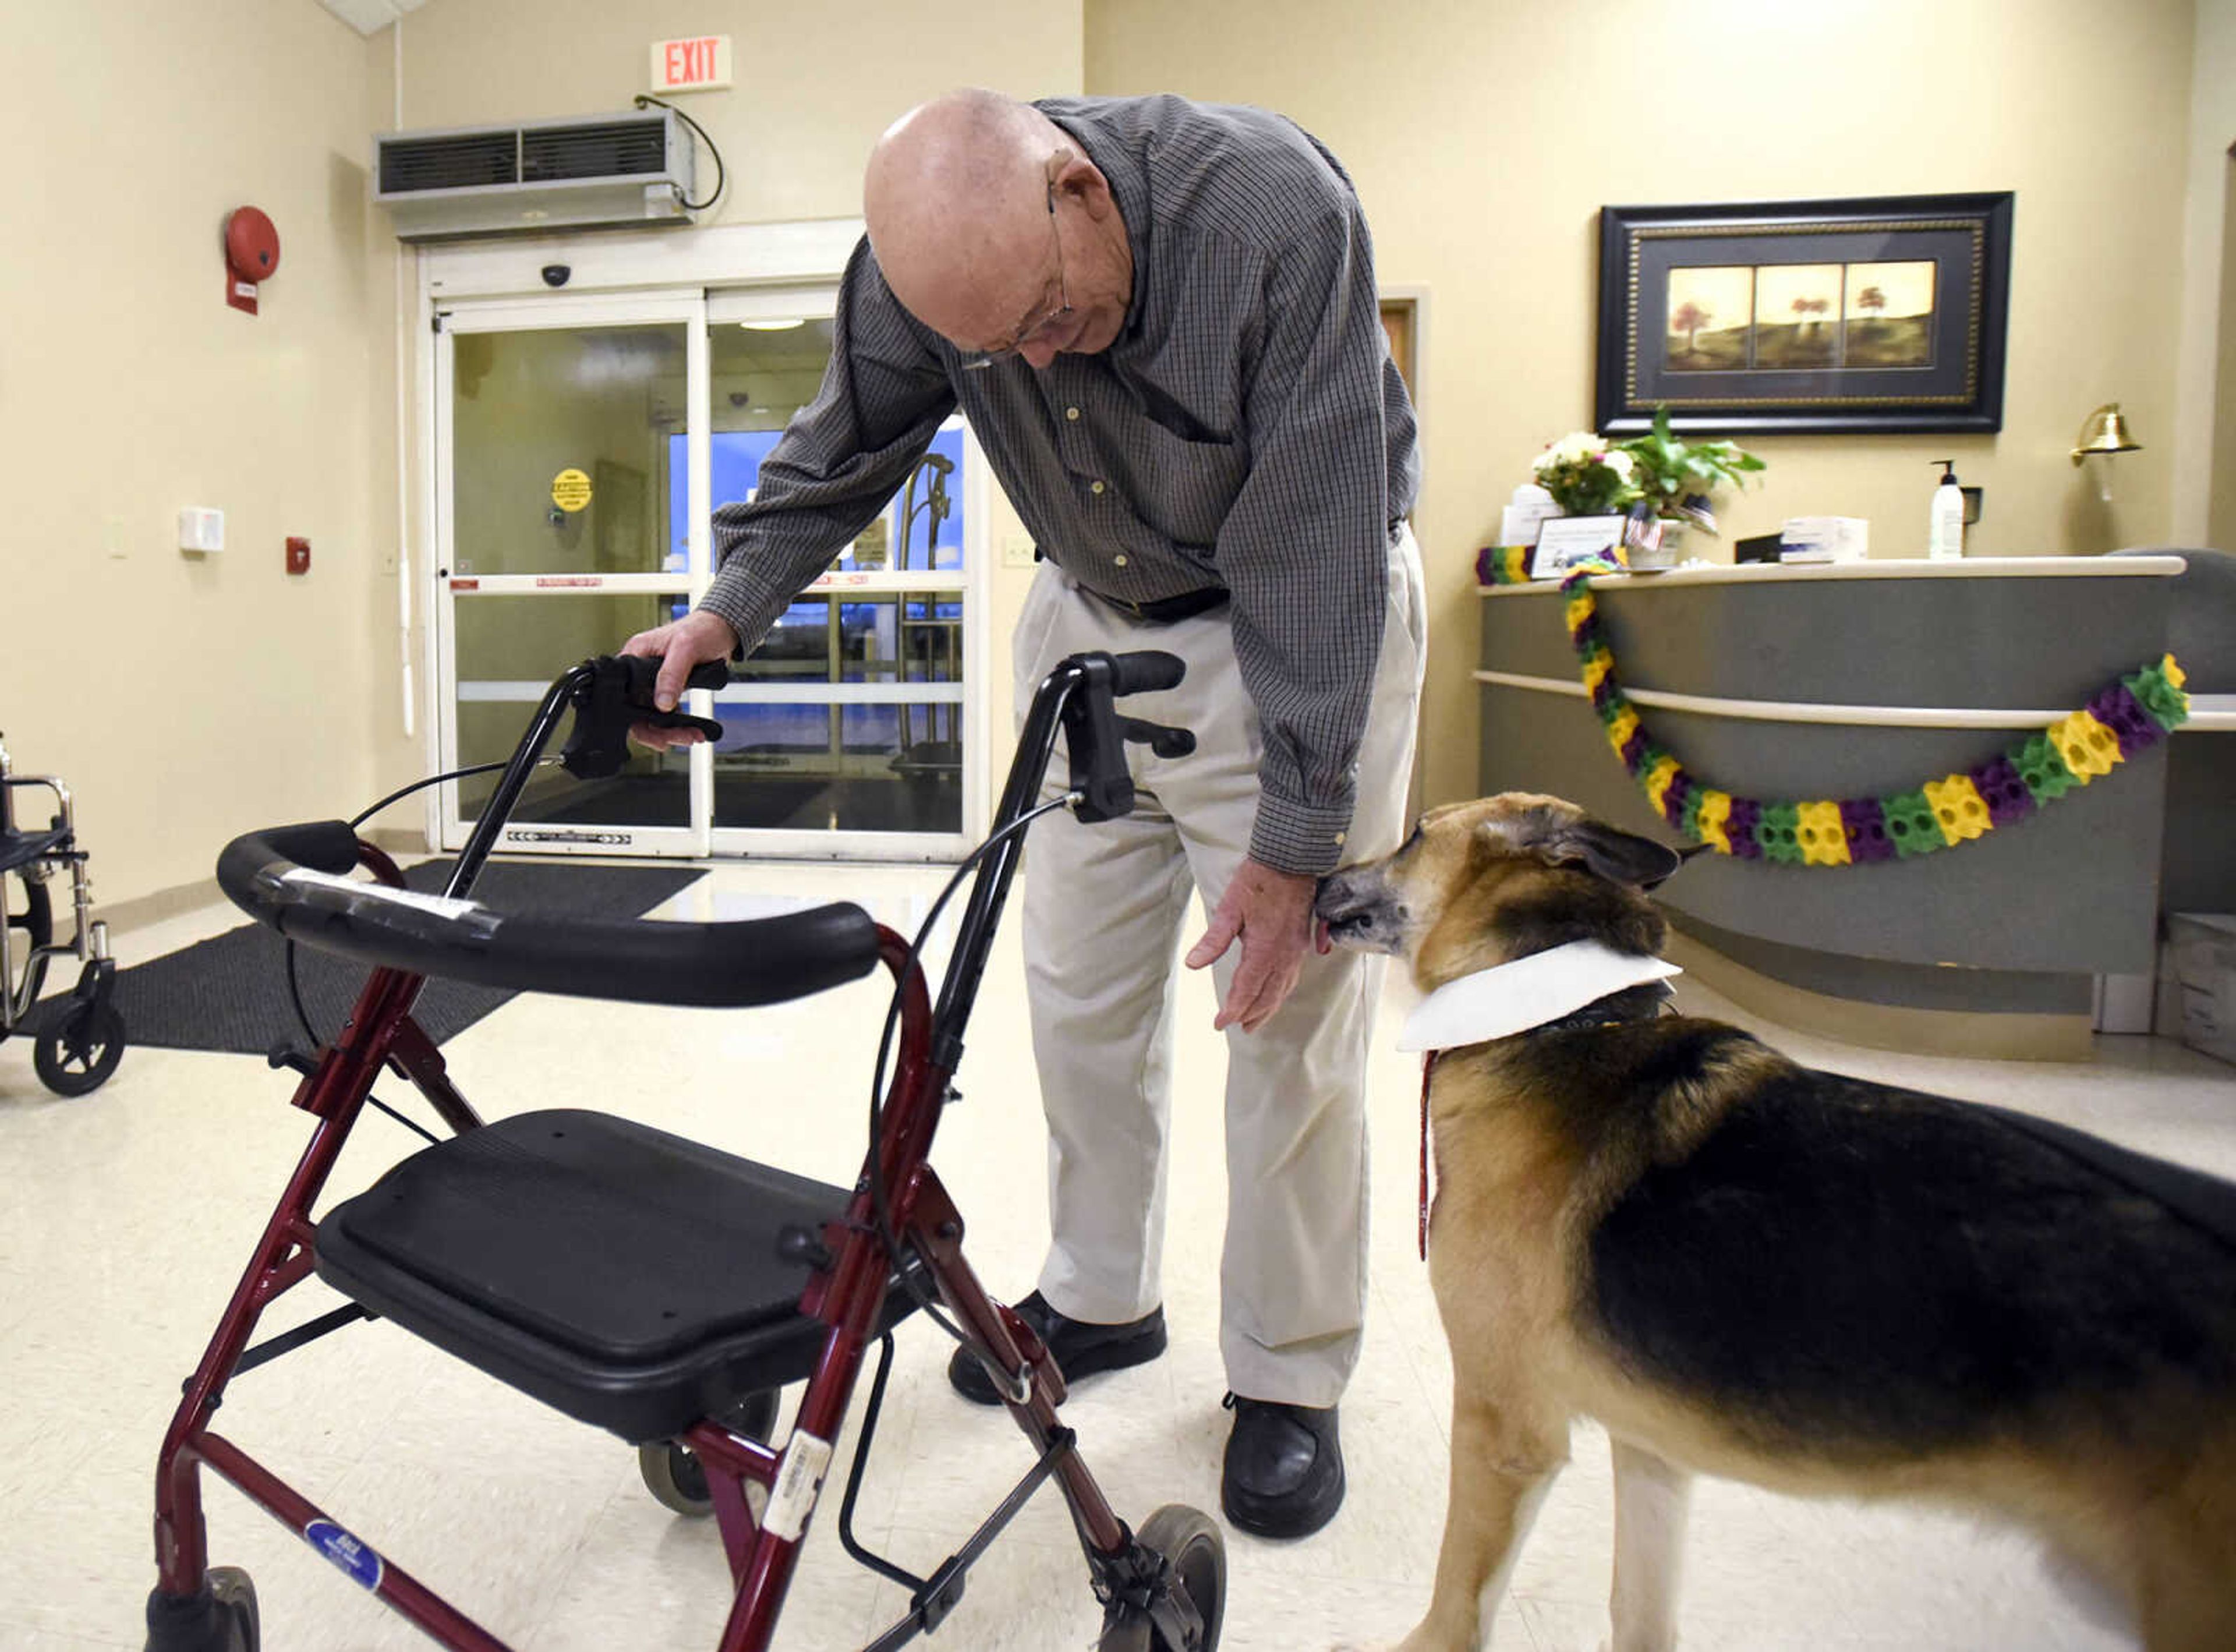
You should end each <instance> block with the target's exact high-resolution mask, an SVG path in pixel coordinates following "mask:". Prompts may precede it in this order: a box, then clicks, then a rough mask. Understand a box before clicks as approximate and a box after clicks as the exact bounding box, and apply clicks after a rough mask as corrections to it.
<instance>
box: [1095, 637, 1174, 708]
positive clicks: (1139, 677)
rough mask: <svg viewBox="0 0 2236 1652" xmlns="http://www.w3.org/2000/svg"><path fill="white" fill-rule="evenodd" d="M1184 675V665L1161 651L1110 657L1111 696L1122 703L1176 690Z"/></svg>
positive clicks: (1149, 650)
mask: <svg viewBox="0 0 2236 1652" xmlns="http://www.w3.org/2000/svg"><path fill="white" fill-rule="evenodd" d="M1185 676H1187V661H1185V660H1183V659H1181V658H1180V656H1179V655H1173V654H1166V653H1164V652H1163V651H1162V650H1161V649H1157V648H1141V649H1139V650H1137V651H1135V652H1134V653H1132V654H1114V655H1111V656H1110V692H1111V693H1112V694H1114V695H1116V696H1118V697H1120V698H1121V699H1122V698H1123V697H1124V696H1126V695H1127V694H1154V693H1156V692H1158V691H1159V690H1160V689H1164V688H1179V687H1180V679H1181V678H1183V677H1185Z"/></svg>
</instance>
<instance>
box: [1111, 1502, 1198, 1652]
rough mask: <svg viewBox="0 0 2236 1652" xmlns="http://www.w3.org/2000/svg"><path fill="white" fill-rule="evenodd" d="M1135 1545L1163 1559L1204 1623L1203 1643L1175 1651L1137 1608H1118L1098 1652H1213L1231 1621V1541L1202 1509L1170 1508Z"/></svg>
mask: <svg viewBox="0 0 2236 1652" xmlns="http://www.w3.org/2000/svg"><path fill="white" fill-rule="evenodd" d="M1134 1542H1135V1543H1138V1544H1139V1545H1141V1547H1142V1548H1144V1549H1148V1550H1152V1551H1154V1553H1156V1554H1159V1555H1161V1556H1163V1557H1164V1558H1165V1560H1166V1562H1167V1564H1169V1565H1170V1566H1171V1568H1172V1573H1171V1576H1172V1582H1173V1585H1174V1588H1176V1589H1180V1591H1182V1592H1183V1593H1185V1594H1186V1595H1187V1598H1188V1602H1189V1603H1190V1604H1191V1605H1193V1606H1194V1608H1195V1609H1196V1615H1197V1616H1199V1617H1200V1618H1201V1619H1202V1620H1203V1638H1202V1639H1201V1640H1200V1641H1194V1642H1189V1643H1188V1644H1187V1646H1185V1647H1181V1646H1175V1645H1174V1644H1173V1642H1170V1641H1168V1640H1167V1639H1166V1637H1165V1632H1164V1631H1163V1630H1162V1629H1159V1628H1158V1627H1157V1626H1156V1625H1155V1624H1154V1623H1153V1622H1150V1621H1149V1617H1148V1614H1147V1613H1146V1612H1144V1611H1141V1609H1138V1608H1134V1607H1125V1606H1121V1607H1119V1608H1116V1609H1115V1612H1114V1616H1112V1618H1111V1619H1110V1621H1108V1622H1106V1623H1105V1624H1104V1625H1103V1629H1102V1639H1101V1640H1099V1641H1097V1642H1095V1652H1213V1649H1214V1648H1216V1647H1217V1646H1218V1645H1219V1626H1220V1620H1221V1619H1222V1618H1224V1617H1225V1616H1226V1615H1227V1539H1226V1538H1225V1537H1222V1536H1220V1530H1219V1523H1218V1522H1217V1521H1215V1520H1213V1518H1212V1517H1210V1516H1209V1515H1207V1514H1205V1513H1204V1512H1202V1510H1198V1509H1191V1508H1187V1507H1186V1506H1185V1505H1183V1504H1178V1503H1168V1504H1166V1505H1165V1506H1164V1507H1163V1508H1161V1509H1160V1510H1157V1511H1156V1513H1154V1514H1153V1515H1151V1516H1150V1517H1148V1519H1147V1520H1145V1521H1143V1522H1142V1523H1141V1530H1139V1531H1137V1532H1135V1533H1134Z"/></svg>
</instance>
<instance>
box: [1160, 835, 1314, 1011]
mask: <svg viewBox="0 0 2236 1652" xmlns="http://www.w3.org/2000/svg"><path fill="white" fill-rule="evenodd" d="M1318 890H1319V879H1317V878H1313V877H1311V876H1309V875H1307V874H1305V873H1303V872H1276V871H1274V870H1273V868H1272V867H1271V866H1268V865H1263V864H1262V863H1260V862H1259V861H1255V860H1245V861H1244V862H1243V863H1242V865H1241V868H1240V870H1239V871H1238V872H1235V874H1234V881H1233V883H1230V884H1229V885H1227V892H1226V893H1225V894H1224V895H1221V896H1220V899H1219V905H1218V908H1217V910H1215V911H1214V912H1213V913H1212V915H1211V927H1210V928H1209V929H1207V930H1206V931H1204V936H1203V938H1202V939H1201V940H1200V941H1198V942H1197V943H1196V944H1195V945H1194V947H1193V948H1192V949H1191V950H1190V951H1189V952H1188V955H1187V966H1188V968H1190V969H1191V970H1200V969H1203V968H1204V967H1206V966H1207V965H1208V964H1214V963H1216V962H1217V961H1218V960H1219V959H1220V958H1221V957H1222V956H1224V955H1225V953H1226V951H1227V948H1228V947H1229V946H1231V945H1233V944H1234V941H1235V939H1236V938H1237V937H1240V938H1241V941H1242V961H1241V962H1240V964H1237V965H1236V966H1235V970H1234V979H1233V982H1232V983H1231V984H1229V986H1228V987H1227V1002H1226V1003H1225V1004H1221V1005H1220V1010H1219V1014H1218V1016H1217V1017H1215V1018H1214V1019H1213V1022H1212V1023H1211V1025H1212V1030H1213V1031H1214V1032H1223V1031H1225V1030H1227V1028H1228V1027H1231V1026H1234V1025H1236V1024H1238V1023H1239V1024H1240V1026H1241V1028H1242V1030H1243V1031H1245V1032H1255V1031H1257V1030H1258V1029H1259V1028H1260V1027H1262V1026H1264V1025H1265V1024H1266V1023H1267V1022H1268V1021H1271V1020H1272V1019H1273V1012H1274V1011H1275V1010H1279V1008H1280V1007H1281V1005H1282V1004H1284V1003H1285V1002H1286V1000H1287V998H1288V996H1289V994H1290V993H1292V992H1293V991H1296V986H1297V977H1299V975H1301V974H1302V973H1303V972H1304V967H1305V947H1306V946H1307V945H1309V946H1311V947H1312V948H1313V950H1314V951H1319V952H1323V953H1325V951H1327V950H1328V939H1327V930H1326V926H1325V925H1321V924H1319V923H1317V922H1315V921H1314V919H1313V918H1312V897H1313V895H1314V893H1315V892H1317V891H1318Z"/></svg>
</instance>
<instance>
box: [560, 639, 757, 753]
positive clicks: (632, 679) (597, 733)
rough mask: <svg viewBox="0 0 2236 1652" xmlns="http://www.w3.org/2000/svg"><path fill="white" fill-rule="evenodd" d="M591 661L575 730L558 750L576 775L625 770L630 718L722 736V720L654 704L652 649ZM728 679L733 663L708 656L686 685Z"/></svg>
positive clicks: (656, 666)
mask: <svg viewBox="0 0 2236 1652" xmlns="http://www.w3.org/2000/svg"><path fill="white" fill-rule="evenodd" d="M589 664H590V675H589V679H588V680H587V681H584V682H583V683H582V685H581V686H579V687H578V688H576V689H575V694H574V707H575V731H574V733H573V734H571V735H569V737H568V740H567V745H566V749H565V750H563V751H562V752H561V753H560V754H559V765H560V767H562V768H564V769H565V770H566V771H567V772H568V773H569V774H572V775H573V776H574V777H575V779H576V780H603V779H605V778H606V777H607V776H608V775H612V774H618V773H621V765H622V764H623V763H624V762H626V761H628V731H629V725H630V724H632V723H648V724H650V725H651V726H652V727H654V728H695V729H697V730H698V731H699V732H700V734H704V735H706V736H707V739H709V740H720V738H721V737H722V725H721V724H720V723H718V722H716V721H714V720H713V719H712V718H709V717H693V716H688V715H687V714H684V713H682V712H680V711H661V710H659V709H657V708H654V705H653V703H652V687H653V682H654V679H656V678H657V677H658V676H659V675H660V661H659V660H658V659H656V658H654V657H653V656H651V655H635V654H625V655H600V656H599V657H598V658H597V659H595V660H593V661H590V662H589ZM728 681H730V668H729V667H728V666H727V665H726V664H724V663H723V662H722V661H720V660H709V661H706V662H705V663H703V664H701V665H699V666H696V667H694V668H693V670H692V673H691V680H690V682H689V683H688V685H687V686H688V687H690V688H722V687H724V686H725V685H726V684H727V683H728Z"/></svg>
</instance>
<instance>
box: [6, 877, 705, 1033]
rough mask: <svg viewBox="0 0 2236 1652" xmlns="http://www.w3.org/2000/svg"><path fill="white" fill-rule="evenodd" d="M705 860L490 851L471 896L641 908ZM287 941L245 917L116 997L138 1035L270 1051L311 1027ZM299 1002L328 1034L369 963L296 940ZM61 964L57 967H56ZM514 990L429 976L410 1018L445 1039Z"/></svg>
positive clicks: (493, 901) (131, 981)
mask: <svg viewBox="0 0 2236 1652" xmlns="http://www.w3.org/2000/svg"><path fill="white" fill-rule="evenodd" d="M704 875H705V874H704V873H703V872H701V871H700V869H699V868H698V867H695V866H688V867H676V866H604V865H587V864H584V863H581V862H573V863H561V864H558V865H552V864H549V863H540V862H539V863H533V864H530V863H523V862H517V861H492V862H490V864H489V865H487V866H486V867H484V868H483V872H482V875H481V877H480V879H478V880H477V882H476V884H475V886H474V898H476V899H477V900H482V901H486V902H487V903H488V904H489V905H492V906H496V907H500V908H503V909H504V910H507V911H510V912H564V913H567V914H569V915H570V916H573V917H577V918H635V917H638V916H640V915H641V914H642V913H644V912H649V911H650V910H651V909H652V908H653V907H654V906H657V905H659V904H660V903H661V901H663V900H666V899H667V898H668V897H669V896H671V895H673V894H674V893H675V892H676V891H677V890H679V889H682V888H684V887H686V886H687V885H689V884H691V883H693V882H694V881H695V880H697V879H699V878H700V877H702V876H704ZM449 876H450V862H449V861H448V860H441V861H427V862H424V863H422V864H421V865H417V866H412V867H410V868H408V869H407V870H406V872H404V878H405V879H406V881H407V882H409V883H410V884H411V887H412V888H414V889H417V890H421V891H424V892H440V891H441V889H442V887H443V885H444V880H445V879H448V878H449ZM127 950H129V949H127ZM285 952H286V942H285V941H283V940H282V939H281V938H279V935H278V934H277V933H275V932H274V931H271V930H268V929H266V928H265V927H264V925H261V924H244V925H241V926H240V928H239V929H235V930H228V931H226V933H224V934H222V935H220V936H216V937H214V938H211V939H209V940H207V941H201V942H198V943H197V944H194V945H193V946H189V947H185V948H182V949H181V950H180V951H176V952H172V953H169V954H167V955H166V956H164V957H162V958H156V959H155V960H154V961H153V962H151V963H148V964H138V965H136V966H135V967H133V968H131V969H127V970H120V971H117V976H116V997H115V1004H116V1008H117V1010H118V1012H119V1013H120V1014H122V1016H123V1017H124V1031H125V1037H126V1038H127V1039H128V1042H129V1043H134V1044H147V1045H155V1046H160V1047H161V1048H164V1049H168V1050H238V1051H240V1052H241V1053H242V1054H244V1055H255V1056H260V1055H263V1054H264V1053H265V1052H266V1050H270V1049H271V1048H272V1046H273V1044H274V1043H279V1041H280V1040H282V1039H286V1040H288V1041H290V1042H292V1043H295V1044H297V1045H300V1044H301V1043H303V1042H304V1038H303V1030H302V1027H301V1026H300V1024H299V1023H298V1022H297V1021H296V1019H295V1012H294V1009H293V1006H292V1005H291V1004H289V1002H288V999H287V973H286V958H285ZM62 971H73V972H71V973H69V974H67V975H66V976H65V984H63V985H62V993H61V995H60V996H59V997H49V998H48V999H46V1000H45V1002H43V1003H42V1004H40V1005H39V1008H38V1011H37V1012H36V1013H37V1014H38V1015H41V1016H44V1015H46V1014H49V1013H51V1012H52V1010H53V1008H54V1006H55V1005H56V1004H58V1003H60V1002H62V1001H64V1000H65V999H66V998H67V997H68V984H69V983H74V982H75V980H76V975H75V973H74V966H71V965H69V964H68V963H67V961H65V963H64V964H63V965H62ZM295 971H296V975H297V977H298V979H299V981H300V982H301V984H302V989H303V1004H304V1007H305V1008H306V1010H309V1011H310V1014H311V1024H312V1026H314V1027H316V1028H317V1029H318V1030H319V1037H322V1038H331V1037H332V1036H333V1033H334V1030H335V1029H336V1028H337V1027H339V1026H340V1025H341V1023H342V1020H343V1017H345V1016H346V1015H347V1014H348V1012H349V1009H350V1006H351V1005H352V1004H355V1003H356V1002H357V995H358V991H359V989H360V988H362V987H363V986H364V984H365V974H366V971H365V966H364V965H362V964H353V963H351V962H350V961H349V960H348V959H346V958H334V957H332V956H329V955H328V954H326V953H324V952H319V951H313V950H312V948H310V947H307V946H298V947H297V948H296V949H295ZM58 973H61V971H58ZM512 996H513V995H512V994H511V993H510V992H509V991H504V990H503V988H499V987H483V986H471V985H469V984H466V983H464V982H461V981H430V982H428V984H427V986H426V990H425V991H423V992H422V993H421V994H420V995H419V1003H418V1008H416V1009H415V1010H413V1011H412V1016H413V1018H414V1019H415V1020H417V1021H418V1023H419V1024H420V1026H422V1027H423V1028H424V1029H425V1030H426V1033H427V1036H428V1037H430V1038H432V1039H433V1040H434V1041H435V1042H436V1043H438V1044H439V1043H443V1042H444V1040H445V1039H448V1038H450V1037H455V1036H456V1035H457V1034H458V1033H461V1032H464V1030H466V1029H467V1028H468V1027H470V1026H472V1025H473V1024H474V1023H476V1022H477V1021H479V1020H480V1019H481V1018H482V1017H483V1016H485V1015H487V1014H488V1013H489V1012H490V1010H494V1009H496V1008H497V1006H498V1005H499V1004H503V1002H504V1001H505V1000H506V999H507V998H510V997H512Z"/></svg>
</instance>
